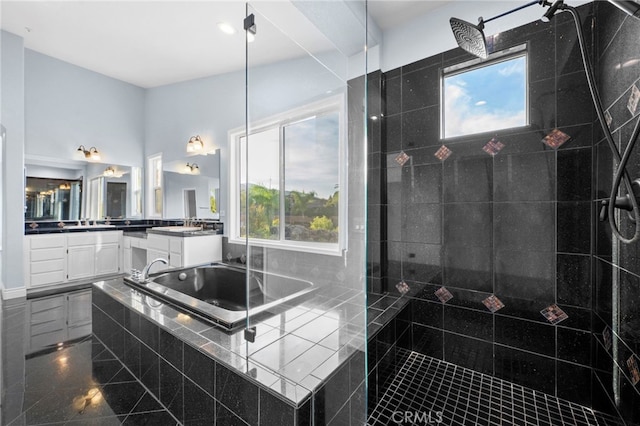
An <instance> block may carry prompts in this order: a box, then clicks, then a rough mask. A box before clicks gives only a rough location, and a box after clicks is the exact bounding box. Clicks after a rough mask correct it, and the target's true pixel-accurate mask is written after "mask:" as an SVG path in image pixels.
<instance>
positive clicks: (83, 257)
mask: <svg viewBox="0 0 640 426" xmlns="http://www.w3.org/2000/svg"><path fill="white" fill-rule="evenodd" d="M95 270H96V249H95V247H94V246H74V247H69V248H68V249H67V279H69V280H76V279H80V278H88V277H92V276H93V275H94V273H95Z"/></svg>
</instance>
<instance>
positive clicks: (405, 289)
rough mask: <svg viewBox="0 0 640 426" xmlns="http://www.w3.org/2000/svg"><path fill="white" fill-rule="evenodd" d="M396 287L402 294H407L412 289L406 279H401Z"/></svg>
mask: <svg viewBox="0 0 640 426" xmlns="http://www.w3.org/2000/svg"><path fill="white" fill-rule="evenodd" d="M396 288H397V289H398V292H400V294H405V293H407V292H408V291H409V290H410V288H409V286H408V285H407V283H405V282H404V281H400V282H399V283H398V284H396Z"/></svg>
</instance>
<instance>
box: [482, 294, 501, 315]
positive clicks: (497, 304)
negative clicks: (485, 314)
mask: <svg viewBox="0 0 640 426" xmlns="http://www.w3.org/2000/svg"><path fill="white" fill-rule="evenodd" d="M482 303H483V304H484V306H486V307H487V309H488V310H490V311H491V312H496V311H499V310H500V309H502V308H504V303H502V301H501V300H500V299H498V298H497V297H496V295H495V294H492V295H491V296H489V297H487V298H486V299H484V300H483V301H482Z"/></svg>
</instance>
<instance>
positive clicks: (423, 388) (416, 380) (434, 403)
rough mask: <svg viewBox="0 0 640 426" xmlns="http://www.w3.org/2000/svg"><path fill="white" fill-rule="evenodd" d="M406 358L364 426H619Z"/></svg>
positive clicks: (545, 398)
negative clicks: (439, 425)
mask: <svg viewBox="0 0 640 426" xmlns="http://www.w3.org/2000/svg"><path fill="white" fill-rule="evenodd" d="M398 350H402V349H398ZM405 352H406V354H404V355H406V357H405V358H406V361H405V363H404V364H403V365H402V367H401V369H400V371H399V372H398V374H397V375H396V377H395V378H394V379H393V381H392V383H391V385H390V386H389V389H388V390H387V391H386V393H385V394H384V396H383V397H382V398H381V399H380V402H379V403H378V405H377V406H376V407H375V408H374V409H373V411H372V413H371V415H370V416H369V421H368V423H367V425H368V426H387V425H414V424H415V425H418V424H419V425H437V424H442V425H465V426H467V425H468V426H476V425H527V426H529V425H531V426H560V425H567V426H569V425H572V426H573V425H579V426H582V425H590V426H591V425H593V426H621V425H622V423H620V422H619V421H618V420H616V419H614V418H612V417H610V416H607V415H603V414H602V413H596V412H594V411H592V410H591V409H589V408H587V407H583V406H581V405H578V404H574V403H572V402H568V401H564V400H562V399H558V398H556V397H553V396H550V395H547V394H544V393H541V392H537V391H534V390H532V389H528V388H525V387H523V386H520V385H516V384H514V383H511V382H508V381H506V380H502V379H498V378H495V377H492V376H489V375H486V374H482V373H478V372H476V371H473V370H469V369H467V368H463V367H459V366H457V365H455V364H451V363H448V362H445V361H441V360H438V359H435V358H431V357H428V356H425V355H422V354H419V353H416V352H410V351H405Z"/></svg>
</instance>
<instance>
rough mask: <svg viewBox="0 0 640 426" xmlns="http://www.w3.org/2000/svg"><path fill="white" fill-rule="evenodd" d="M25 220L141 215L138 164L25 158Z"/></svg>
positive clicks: (132, 216) (100, 218)
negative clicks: (126, 164)
mask: <svg viewBox="0 0 640 426" xmlns="http://www.w3.org/2000/svg"><path fill="white" fill-rule="evenodd" d="M25 163H26V164H25V195H26V197H25V220H26V221H30V220H38V221H41V220H52V221H61V220H83V219H85V218H88V219H91V220H104V219H105V218H112V219H124V218H140V217H142V170H141V169H140V168H139V167H130V166H122V165H107V164H101V163H86V162H80V161H78V162H75V161H69V162H57V163H51V161H50V160H48V159H47V160H42V159H37V158H26V160H25Z"/></svg>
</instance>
